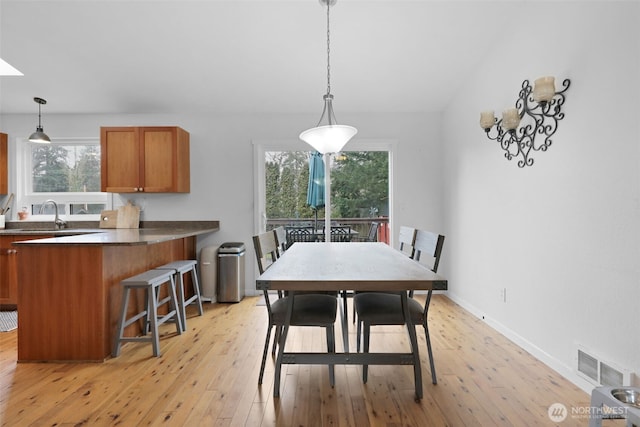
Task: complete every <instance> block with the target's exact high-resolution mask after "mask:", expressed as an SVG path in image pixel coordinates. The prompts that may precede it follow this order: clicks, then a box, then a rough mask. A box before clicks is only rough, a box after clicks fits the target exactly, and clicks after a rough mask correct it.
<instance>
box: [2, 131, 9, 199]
mask: <svg viewBox="0 0 640 427" xmlns="http://www.w3.org/2000/svg"><path fill="white" fill-rule="evenodd" d="M8 145H9V144H8V138H7V134H6V133H0V194H7V193H8V192H9V160H8V158H9V146H8Z"/></svg>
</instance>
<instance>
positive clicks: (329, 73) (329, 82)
mask: <svg viewBox="0 0 640 427" xmlns="http://www.w3.org/2000/svg"><path fill="white" fill-rule="evenodd" d="M330 5H331V1H330V0H327V95H329V94H331V62H330V58H331V55H330V54H331V48H330V41H331V39H330V35H331V33H330V32H329V8H330V7H331V6H330Z"/></svg>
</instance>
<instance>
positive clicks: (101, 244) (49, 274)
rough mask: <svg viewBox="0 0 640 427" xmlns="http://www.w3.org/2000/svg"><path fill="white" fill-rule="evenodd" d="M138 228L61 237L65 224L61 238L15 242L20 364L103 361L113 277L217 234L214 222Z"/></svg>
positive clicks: (114, 304)
mask: <svg viewBox="0 0 640 427" xmlns="http://www.w3.org/2000/svg"><path fill="white" fill-rule="evenodd" d="M142 227H143V228H139V229H94V230H87V229H82V230H78V234H75V235H68V234H71V233H73V232H74V230H73V229H71V230H64V231H65V232H68V234H67V235H65V236H60V237H51V238H45V239H37V240H26V241H19V242H15V243H14V246H16V247H18V248H19V251H18V254H19V255H18V279H19V288H18V361H19V362H42V361H92V362H102V361H104V360H105V359H106V358H107V357H109V355H110V354H111V346H112V343H113V337H114V334H115V330H116V328H117V322H118V316H119V310H120V304H121V298H122V289H121V286H120V281H122V280H123V279H126V278H127V277H130V276H133V275H136V274H139V273H142V272H144V271H146V270H149V269H152V268H155V267H158V266H160V265H163V264H166V263H168V262H171V261H176V260H182V259H196V255H197V254H196V243H197V237H198V236H199V235H204V234H207V233H212V232H215V231H217V230H218V229H219V223H218V221H189V222H162V223H157V224H154V223H148V224H147V223H145V224H144V225H142ZM7 231H9V230H7ZM15 233H20V231H19V230H16V231H15ZM133 302H141V301H136V298H134V299H133ZM130 305H131V304H130ZM129 309H130V310H132V311H133V308H132V307H130V308H129ZM136 327H137V328H138V331H139V326H138V325H131V326H130V327H129V328H130V329H128V331H127V332H128V333H130V334H135V333H137V332H138V331H136V330H135V328H136Z"/></svg>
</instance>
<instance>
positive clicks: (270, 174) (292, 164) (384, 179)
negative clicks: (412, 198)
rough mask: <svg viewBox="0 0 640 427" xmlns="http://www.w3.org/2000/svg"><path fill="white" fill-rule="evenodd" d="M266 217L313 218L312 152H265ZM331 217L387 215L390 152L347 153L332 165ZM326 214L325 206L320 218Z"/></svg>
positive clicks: (337, 158) (320, 212) (319, 214)
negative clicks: (310, 203) (310, 198)
mask: <svg viewBox="0 0 640 427" xmlns="http://www.w3.org/2000/svg"><path fill="white" fill-rule="evenodd" d="M265 171H266V205H267V206H266V210H267V218H309V219H311V218H314V216H315V212H314V211H313V209H311V208H310V207H309V206H308V205H307V204H306V201H307V185H308V182H309V152H306V151H288V152H269V153H267V154H266V164H265ZM331 205H332V210H331V216H332V217H333V218H367V217H371V216H378V215H388V212H389V154H388V153H387V152H383V151H371V152H365V151H362V152H347V153H343V155H341V156H337V157H336V159H335V161H334V162H333V165H332V168H331ZM323 217H324V209H320V210H319V211H318V218H323Z"/></svg>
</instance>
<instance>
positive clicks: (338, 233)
mask: <svg viewBox="0 0 640 427" xmlns="http://www.w3.org/2000/svg"><path fill="white" fill-rule="evenodd" d="M325 228H326V227H323V228H322V240H323V241H326V230H325ZM352 237H353V236H352V233H351V226H350V225H332V226H331V241H332V242H350V241H351V238H352Z"/></svg>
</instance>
